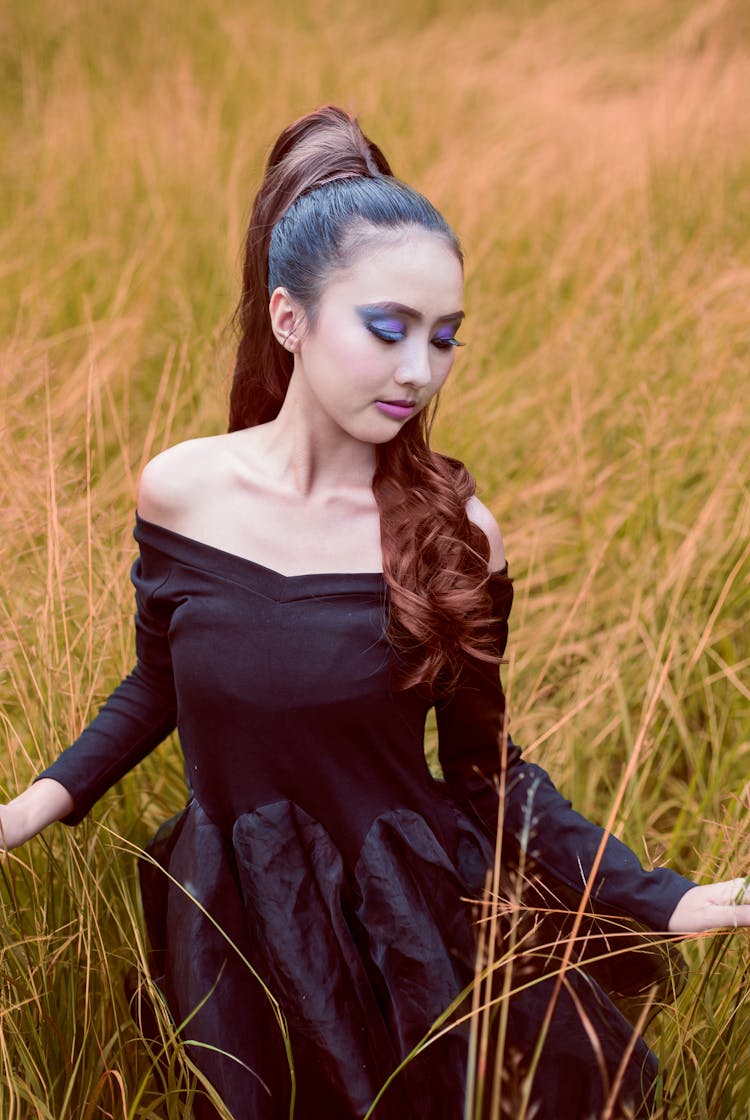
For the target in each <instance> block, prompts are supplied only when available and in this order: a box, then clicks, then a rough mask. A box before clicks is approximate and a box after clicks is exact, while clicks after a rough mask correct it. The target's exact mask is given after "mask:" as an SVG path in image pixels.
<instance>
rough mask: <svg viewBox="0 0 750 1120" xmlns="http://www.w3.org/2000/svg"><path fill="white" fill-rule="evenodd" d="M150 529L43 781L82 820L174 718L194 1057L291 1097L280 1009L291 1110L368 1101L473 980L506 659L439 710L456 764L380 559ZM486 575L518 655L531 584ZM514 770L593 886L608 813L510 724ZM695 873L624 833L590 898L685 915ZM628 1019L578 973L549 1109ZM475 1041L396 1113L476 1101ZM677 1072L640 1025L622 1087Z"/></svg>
mask: <svg viewBox="0 0 750 1120" xmlns="http://www.w3.org/2000/svg"><path fill="white" fill-rule="evenodd" d="M135 535H136V539H137V540H138V542H139V545H140V557H139V559H138V560H137V561H136V563H135V564H134V567H133V581H134V584H135V588H136V602H137V615H136V632H137V653H138V662H137V665H136V667H135V669H134V670H133V672H132V673H131V675H130V676H129V677H127V678H126V679H125V680H124V681H123V683H122V684H121V685H120V686H119V688H118V689H117V690H116V691H115V692H114V693H113V694H112V696H111V697H110V698H109V700H108V701H107V703H106V705H105V706H104V708H103V709H102V710H101V712H100V713H99V715H98V716H97V717H96V719H95V720H94V722H93V723H92V724H91V726H90V727H89V728H87V729H86V730H85V731H84V732H83V734H82V735H81V736H80V738H79V739H78V740H77V742H76V743H75V744H74V745H73V746H72V747H70V748H69V749H68V750H67V751H65V752H64V753H63V754H62V755H61V756H60V757H59V759H58V760H57V761H56V762H55V763H54V764H53V765H52V766H51V767H50V768H49V769H48V770H46V771H45V772H44V775H43V776H45V777H51V778H55V779H56V780H57V781H59V782H61V783H62V784H63V785H64V786H65V787H66V788H67V789H68V790H69V791H70V793H71V795H72V797H73V800H74V803H75V810H74V812H73V814H72V815H71V816H70V817H69V818H68V819H67V823H71V824H72V823H75V822H77V821H78V820H80V819H81V818H82V817H83V816H84V815H85V814H86V813H87V812H88V810H89V809H90V808H91V806H92V805H93V803H94V802H95V801H96V800H97V799H98V798H99V797H100V796H101V795H102V794H103V793H104V791H105V790H106V789H107V788H108V787H109V786H111V785H112V784H113V783H114V782H115V781H117V780H118V779H119V778H121V777H122V776H123V775H124V774H125V773H126V772H127V771H129V770H130V769H131V768H132V767H133V766H135V765H136V764H137V763H138V762H139V761H140V759H142V758H143V757H144V756H145V755H146V754H147V753H148V752H149V751H151V750H152V749H153V748H154V747H155V746H156V745H157V744H158V743H159V742H160V741H161V740H162V739H163V738H164V737H165V736H166V735H168V734H169V732H170V731H171V730H172V729H173V728H174V727H175V726H177V728H178V730H179V736H180V742H181V745H182V749H183V752H184V756H185V773H186V777H187V782H188V786H189V792H190V800H189V803H188V806H187V809H186V810H185V811H184V812H183V813H182V814H181V815H180V817H179V818H178V819H177V820H176V821H175V822H172V823H170V825H169V826H168V827H167V828H166V830H165V831H164V834H163V835H162V836H160V837H159V838H158V839H157V843H156V844H155V846H154V849H153V850H154V854H155V855H156V856H157V857H158V858H160V859H161V860H162V862H164V863H165V864H166V865H168V871H169V874H170V875H171V876H172V877H173V879H174V880H175V881H176V883H178V884H182V886H183V888H184V889H180V888H179V887H178V886H177V885H175V883H172V882H170V881H169V879H168V878H167V876H165V875H163V874H161V872H160V871H159V870H158V869H156V870H154V868H153V866H152V867H151V869H150V870H149V869H148V868H146V869H145V874H144V876H143V888H144V908H145V912H146V918H147V923H148V926H149V933H150V936H151V940H152V942H153V943H154V950H155V954H156V955H155V959H157V960H159V961H160V962H161V967H162V968H163V975H162V976H161V977H160V980H159V982H160V984H161V986H162V989H163V991H164V993H165V996H166V999H167V1002H168V1004H169V1007H170V1010H171V1012H172V1014H173V1017H174V1020H175V1022H177V1023H181V1022H183V1021H184V1020H186V1019H187V1018H188V1017H189V1016H190V1014H191V1013H192V1012H194V1011H195V1008H196V1007H197V1006H198V1005H199V1004H201V1003H202V1006H201V1008H200V1010H199V1011H198V1012H197V1014H195V1015H194V1016H193V1018H192V1019H191V1020H190V1023H189V1025H188V1026H187V1028H186V1029H185V1037H186V1038H188V1039H190V1040H195V1041H197V1042H200V1043H204V1044H207V1045H206V1046H202V1047H194V1048H192V1056H193V1058H194V1060H195V1061H196V1062H197V1063H198V1064H199V1066H200V1067H201V1068H202V1069H203V1070H204V1072H205V1073H206V1075H207V1076H208V1077H209V1079H210V1080H211V1082H212V1084H214V1085H215V1087H216V1088H217V1090H218V1091H219V1093H220V1094H221V1096H222V1098H223V1099H224V1101H225V1103H226V1104H227V1106H228V1107H229V1109H230V1110H231V1111H232V1113H233V1115H234V1116H235V1117H236V1120H277V1118H281V1117H288V1116H289V1109H290V1094H291V1092H292V1090H291V1084H292V1079H291V1077H290V1072H289V1066H290V1054H289V1052H288V1050H287V1048H286V1047H285V1045H284V1039H283V1035H282V1031H281V1029H280V1027H279V1016H283V1021H284V1022H285V1023H286V1027H287V1029H288V1038H289V1051H290V1052H291V1063H292V1064H293V1067H294V1084H295V1090H294V1091H295V1093H296V1103H295V1111H294V1115H295V1117H298V1118H299V1120H310V1118H313V1117H315V1118H317V1117H325V1118H326V1120H353V1118H355V1117H362V1116H363V1115H364V1114H365V1113H366V1111H367V1109H368V1107H369V1106H370V1105H371V1103H372V1101H373V1099H374V1098H375V1096H376V1094H377V1092H378V1090H379V1089H380V1087H381V1086H382V1085H383V1084H384V1082H385V1081H386V1079H387V1078H388V1077H389V1075H390V1074H392V1073H393V1071H394V1070H395V1069H396V1068H397V1067H398V1066H399V1064H400V1063H401V1062H402V1060H403V1059H404V1058H405V1057H406V1056H407V1055H408V1054H409V1053H410V1052H411V1051H412V1049H413V1048H414V1047H415V1046H416V1045H417V1044H418V1043H419V1042H420V1041H421V1040H422V1039H423V1038H424V1036H425V1035H426V1034H427V1032H428V1031H429V1029H430V1026H431V1025H432V1024H433V1022H434V1021H435V1020H436V1019H437V1018H438V1016H439V1015H440V1014H441V1013H442V1012H444V1011H445V1010H446V1008H447V1007H448V1006H449V1005H450V1003H451V1001H452V1000H454V998H455V997H456V996H457V994H458V993H459V992H460V991H461V990H462V989H464V988H465V987H466V985H468V984H469V983H470V981H471V978H472V973H473V968H474V959H475V932H476V930H475V924H474V917H475V912H474V911H472V908H471V905H470V903H469V902H467V901H466V900H467V899H471V898H478V897H479V896H480V895H481V893H482V887H483V884H484V878H485V872H486V870H487V868H488V867H489V866H491V863H492V859H493V842H494V838H495V831H496V824H497V816H498V797H497V793H496V787H495V785H493V783H492V776H493V775H494V774H496V773H497V771H498V768H499V751H498V731H499V729H500V728H502V724H503V713H504V700H503V693H502V688H501V685H500V682H499V677H498V673H497V670H496V669H490V668H488V667H486V666H483V665H479V664H477V663H471V664H468V663H467V665H466V666H465V667H464V670H463V673H462V677H461V680H460V683H459V687H458V688H457V689H456V691H455V692H454V693H453V695H452V696H451V698H450V699H449V700H448V701H443V702H441V703H439V704H438V705H437V721H438V733H439V752H440V760H441V763H442V768H443V773H444V777H445V781H438V780H436V779H434V778H433V777H432V776H431V775H430V773H429V770H428V768H427V765H426V763H425V758H424V750H423V738H424V728H425V718H426V715H427V711H428V707H429V705H428V702H427V701H426V700H425V698H424V696H423V695H422V694H421V693H420V691H419V690H410V691H406V692H404V691H392V690H391V687H390V683H389V678H390V669H391V657H392V654H391V651H390V647H389V645H388V642H387V640H386V638H385V637H384V617H385V615H384V610H385V605H386V585H385V581H384V579H383V577H382V575H381V574H348V575H341V574H335V575H320V574H316V575H300V576H283V575H281V574H279V573H277V572H275V571H272V570H270V569H268V568H266V567H263V566H262V565H260V564H256V563H254V562H252V561H249V560H247V559H244V558H241V557H238V556H235V555H233V554H231V553H227V552H224V551H222V550H219V549H217V548H214V547H212V546H209V545H205V544H202V543H200V542H197V541H194V540H192V539H189V538H187V537H184V536H182V535H180V534H178V533H175V532H172V531H171V530H167V529H164V528H162V527H160V526H157V525H154V524H152V523H150V522H146V521H144V520H142V519H139V520H138V523H137V526H136V533H135ZM490 584H491V590H492V595H493V602H494V605H495V611H496V614H497V616H498V619H499V621H498V622H497V627H496V629H497V643H498V648H499V650H500V651H502V650H503V649H504V646H505V639H506V635H507V617H508V613H509V610H510V605H511V600H512V587H511V583H510V580H509V579H508V577H507V575H506V574H505V573H498V574H495V575H493V576H492V577H491V581H490ZM507 778H508V793H507V798H506V806H505V815H504V825H503V827H504V835H505V836H507V838H508V844H509V850H510V848H511V847H512V846H515V847H517V846H518V844H519V841H520V840H521V839H523V838H524V837H525V840H524V844H523V846H524V849H525V850H526V851H527V852H528V853H529V855H530V856H531V857H533V860H534V862H535V865H536V866H537V867H538V868H540V869H542V871H543V872H545V873H548V874H549V876H550V877H551V878H552V879H554V882H555V883H557V884H559V885H561V886H562V888H563V889H565V890H569V891H574V892H580V891H581V889H582V876H584V877H585V875H586V873H587V870H588V868H589V867H590V866H591V864H592V861H593V859H594V856H595V853H596V851H597V848H598V846H599V841H600V838H601V832H600V830H599V829H597V828H596V827H595V826H593V825H591V824H590V823H589V822H587V821H585V820H584V819H583V818H582V817H580V816H579V815H578V814H576V813H575V812H574V811H573V810H572V809H571V808H570V805H569V803H568V802H567V801H566V800H565V799H564V798H563V797H562V796H561V795H560V794H559V793H558V792H557V791H556V790H555V788H554V786H553V785H552V783H551V781H550V779H549V778H548V777H547V775H546V773H545V772H544V771H543V770H541V769H540V768H539V767H538V766H536V765H533V764H531V763H527V762H525V761H523V760H522V759H521V757H520V752H519V751H518V749H517V748H516V747H515V746H513V744H511V745H510V748H509V759H508V774H507ZM691 885H692V884H691V883H690V882H689V881H688V880H686V879H683V878H682V877H681V876H679V875H676V874H675V873H673V872H671V871H669V870H666V869H659V870H656V871H651V872H645V871H644V870H643V869H642V868H641V866H640V864H639V863H638V861H637V860H636V858H635V856H634V855H633V853H632V852H631V851H630V850H629V849H628V848H626V847H625V846H624V845H622V844H620V843H619V842H618V841H616V840H614V839H610V840H609V841H608V842H607V846H606V850H605V854H604V859H603V861H602V865H601V868H600V873H599V875H598V878H597V880H596V884H595V890H594V896H595V899H596V904H597V905H601V906H602V907H604V908H606V909H608V910H610V911H611V912H614V913H618V914H623V915H629V916H630V917H632V918H634V919H636V920H638V921H639V922H642V923H644V924H645V925H646V926H648V927H650V928H652V929H662V930H663V929H666V926H667V922H668V919H669V916H670V914H671V912H672V910H673V908H674V906H675V905H676V903H677V901H678V900H679V898H680V897H681V896H682V895H683V894H684V892H685V891H686V890H687V889H689V887H690V886H691ZM194 900H198V902H199V903H200V907H199V906H197V905H196V904H195V901H194ZM201 908H202V909H201ZM203 910H205V911H207V913H208V914H209V915H210V916H211V919H213V921H212V920H210V919H209V918H207V917H206V916H205V915H204V913H203ZM214 922H215V923H216V924H214ZM217 927H220V928H217ZM552 983H553V981H551V980H542V981H541V982H539V983H534V984H531V985H530V986H529V987H527V988H526V989H525V991H524V992H523V993H521V994H520V995H518V996H516V997H514V999H513V1000H511V1004H510V1016H509V1020H508V1028H507V1029H508V1040H509V1047H510V1049H509V1051H508V1052H509V1053H513V1054H515V1055H517V1056H518V1058H519V1061H520V1062H521V1065H522V1066H523V1062H524V1060H525V1058H527V1057H528V1055H529V1054H530V1053H531V1052H532V1051H533V1048H534V1045H535V1042H536V1038H537V1036H538V1033H539V1028H540V1024H541V1022H542V1019H543V1016H544V1011H545V1009H546V1006H547V1002H548V999H549V994H550V989H551V985H552ZM263 985H266V986H267V989H268V991H266V989H265V988H264V986H263ZM269 993H270V996H269ZM276 1001H278V1002H276ZM582 1011H583V1012H584V1015H583V1018H584V1019H585V1020H586V1024H585V1025H584V1024H583V1022H582V1015H581V1012H582ZM592 1025H593V1030H594V1032H595V1033H596V1034H597V1035H598V1037H599V1043H598V1044H597V1045H596V1046H592V1043H591V1040H590V1037H589V1035H590V1033H591V1029H592ZM587 1031H588V1033H587ZM631 1036H632V1028H631V1027H630V1024H629V1023H628V1022H627V1021H626V1020H625V1019H624V1018H623V1017H622V1015H620V1013H619V1012H618V1011H617V1010H616V1008H615V1007H614V1005H613V1004H612V1003H611V1002H610V1001H609V999H608V998H607V996H605V995H604V993H603V991H602V990H601V989H600V988H599V987H598V986H597V985H596V984H595V983H594V982H593V981H592V980H591V979H590V977H589V975H588V973H586V972H583V971H579V972H575V971H571V972H570V973H569V975H568V978H567V981H566V985H565V986H564V988H563V990H562V992H561V993H560V996H559V999H558V1002H557V1005H556V1010H555V1014H554V1017H553V1021H552V1027H551V1029H550V1031H549V1033H548V1035H547V1040H546V1042H545V1045H544V1048H543V1050H542V1054H541V1059H540V1064H539V1067H538V1072H537V1075H536V1080H535V1083H534V1084H535V1089H534V1097H535V1099H536V1100H537V1102H538V1108H539V1111H538V1112H537V1113H536V1116H537V1117H538V1118H539V1120H541V1118H548V1120H551V1118H552V1117H554V1118H555V1120H563V1118H566V1117H570V1118H574V1117H575V1118H579V1117H580V1118H583V1117H589V1116H593V1115H596V1114H597V1110H598V1109H599V1108H600V1107H601V1105H602V1102H603V1101H604V1099H605V1097H606V1091H607V1089H606V1083H607V1081H608V1080H611V1079H612V1078H613V1077H614V1076H615V1072H616V1070H617V1067H618V1064H619V1062H620V1059H621V1058H622V1055H623V1053H625V1051H626V1048H627V1046H628V1043H629V1040H630V1039H631ZM211 1048H218V1049H219V1050H221V1051H225V1052H226V1054H227V1055H229V1056H222V1054H220V1053H218V1052H217V1051H216V1049H211ZM466 1061H467V1031H466V1027H465V1026H460V1027H458V1028H456V1029H454V1030H452V1031H449V1032H448V1033H446V1034H444V1035H443V1036H442V1037H441V1038H440V1039H439V1040H438V1041H437V1042H435V1043H434V1044H433V1045H431V1046H428V1047H427V1048H426V1049H425V1050H424V1051H423V1052H422V1053H420V1054H419V1055H418V1056H417V1057H415V1058H414V1059H413V1060H412V1061H410V1062H408V1063H407V1064H406V1065H405V1067H404V1068H403V1070H401V1071H400V1072H399V1073H398V1075H397V1076H396V1077H395V1078H394V1079H393V1081H392V1083H391V1085H390V1087H389V1088H388V1089H387V1090H386V1092H385V1093H384V1095H383V1097H382V1099H381V1101H380V1102H379V1104H378V1105H377V1107H376V1109H375V1111H374V1116H375V1117H376V1118H388V1120H417V1118H419V1120H428V1118H432V1117H435V1118H436V1120H438V1118H439V1120H460V1118H461V1117H462V1116H463V1107H464V1091H465V1090H464V1086H465V1080H466ZM602 1061H603V1062H604V1066H605V1067H606V1069H603V1066H602ZM655 1076H656V1066H655V1059H654V1058H653V1055H651V1054H650V1052H649V1051H648V1050H647V1048H646V1046H645V1044H644V1043H643V1042H642V1040H640V1039H638V1040H637V1042H636V1044H635V1047H634V1049H633V1051H632V1055H631V1058H630V1060H629V1061H628V1062H627V1068H626V1069H625V1073H624V1077H623V1079H622V1088H621V1093H620V1096H621V1098H622V1099H624V1100H627V1101H629V1102H631V1103H632V1104H633V1106H634V1107H635V1108H636V1109H640V1110H642V1114H644V1115H645V1114H646V1112H647V1107H648V1102H649V1100H650V1097H651V1094H652V1091H653V1081H654V1078H655ZM603 1082H604V1084H603ZM509 1092H510V1090H509ZM510 1114H512V1111H511V1113H510ZM639 1114H640V1113H639Z"/></svg>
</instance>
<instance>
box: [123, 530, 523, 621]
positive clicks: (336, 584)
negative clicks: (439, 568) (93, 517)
mask: <svg viewBox="0 0 750 1120" xmlns="http://www.w3.org/2000/svg"><path fill="white" fill-rule="evenodd" d="M133 536H134V537H135V539H136V541H137V542H138V544H139V545H143V544H146V545H147V546H149V547H151V548H155V549H157V550H158V551H159V552H161V553H162V554H164V555H166V556H168V557H170V558H171V559H173V560H177V561H178V562H179V563H182V564H188V565H189V566H190V567H193V568H198V569H199V570H201V571H204V572H209V573H211V574H212V575H215V576H218V577H222V578H224V579H229V580H231V581H233V582H235V583H239V584H242V585H243V586H245V587H249V588H252V589H253V590H255V591H260V592H261V593H262V594H264V595H266V596H267V597H269V598H272V599H276V600H277V601H279V602H292V601H295V600H300V599H307V598H319V597H323V596H324V597H328V596H338V595H342V594H343V595H347V594H370V593H372V594H375V595H377V596H378V597H379V598H381V599H382V597H383V596H384V595H385V594H386V592H387V589H388V585H387V582H386V579H385V576H384V574H383V572H302V573H296V574H290V575H286V574H285V573H284V572H279V571H277V570H276V569H275V568H270V567H268V565H266V564H260V563H259V562H258V561H257V560H251V559H250V558H249V557H247V556H241V555H240V554H239V553H237V552H228V551H227V550H226V549H223V548H218V547H217V546H216V545H212V544H207V543H206V542H205V541H200V540H198V539H197V538H196V537H188V536H186V535H185V534H184V533H179V532H177V530H176V529H168V528H166V526H164V525H158V524H157V523H156V522H155V521H148V520H146V518H144V517H141V515H140V514H139V513H138V512H137V511H136V515H135V529H134V532H133ZM487 586H488V590H489V591H490V594H491V596H492V599H493V603H495V605H496V606H498V605H501V607H502V613H503V614H504V615H506V616H507V612H508V611H509V609H510V602H511V601H512V587H513V585H512V582H511V580H510V578H509V576H508V565H507V563H506V564H505V566H504V567H503V568H501V569H499V570H498V571H494V572H490V573H489V580H488V584H487Z"/></svg>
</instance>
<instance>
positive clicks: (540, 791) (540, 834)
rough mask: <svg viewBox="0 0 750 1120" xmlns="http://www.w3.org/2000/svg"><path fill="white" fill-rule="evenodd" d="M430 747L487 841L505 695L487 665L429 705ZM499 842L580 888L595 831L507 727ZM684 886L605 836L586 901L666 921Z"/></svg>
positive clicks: (504, 619) (502, 635) (657, 926)
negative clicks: (432, 717)
mask: <svg viewBox="0 0 750 1120" xmlns="http://www.w3.org/2000/svg"><path fill="white" fill-rule="evenodd" d="M489 589H490V592H491V594H492V601H493V608H494V614H495V622H494V624H493V625H494V627H495V634H496V640H497V651H498V654H499V655H500V656H501V657H502V655H503V653H504V652H505V645H506V641H507V636H508V615H509V613H510V608H511V604H512V602H513V587H512V584H511V581H510V579H509V577H508V575H507V570H504V571H503V572H496V573H493V575H492V576H491V577H490V584H489ZM435 707H436V715H437V726H438V750H439V757H440V763H441V766H442V769H443V776H444V778H445V781H446V783H447V784H448V786H449V788H450V790H451V792H452V793H453V795H454V796H455V797H456V799H457V800H458V801H459V803H460V804H461V805H462V806H463V807H464V809H465V810H466V811H467V812H468V813H469V815H470V816H473V818H474V819H475V820H477V821H478V823H480V824H481V826H482V828H483V829H484V830H485V832H486V833H487V834H488V835H489V837H490V838H491V839H492V840H493V841H494V840H495V838H496V836H497V825H498V812H499V796H498V790H499V783H500V775H501V773H502V762H501V755H502V752H503V738H504V732H505V722H506V716H505V697H504V695H503V689H502V684H501V682H500V676H499V673H498V669H497V666H496V665H493V664H488V663H483V662H479V661H476V660H472V661H471V662H467V663H466V664H465V665H464V667H463V669H462V671H461V675H460V677H459V681H458V684H457V686H456V688H455V690H454V691H453V692H452V693H451V695H450V696H449V697H448V698H447V699H445V700H441V701H439V702H438V703H437V704H436V706H435ZM505 790H506V794H505V805H504V810H503V819H502V828H503V834H504V839H503V844H504V845H505V843H506V842H509V847H510V848H511V850H514V851H516V852H519V851H522V852H524V853H525V854H526V856H527V857H530V858H531V860H532V861H533V866H534V867H535V868H536V869H538V872H539V873H540V874H541V876H542V878H544V879H546V880H547V883H548V885H550V889H552V890H553V891H554V889H555V886H556V885H558V884H560V885H562V887H563V891H562V894H563V897H565V896H568V897H569V896H570V892H574V894H575V896H577V897H580V896H581V894H582V892H583V890H584V888H585V885H586V882H587V880H588V876H589V874H590V872H591V868H592V866H593V864H594V861H595V858H596V855H597V852H598V850H599V846H600V844H601V840H602V836H603V835H604V832H603V830H602V829H601V828H599V827H598V826H597V825H594V824H592V823H591V822H590V821H588V820H587V819H586V818H585V817H582V816H581V815H580V814H579V813H576V812H575V811H574V810H573V808H572V807H571V804H570V802H569V801H567V800H566V799H565V798H564V797H563V796H562V795H561V794H560V793H559V792H558V791H557V789H556V788H555V786H554V784H553V783H552V781H551V779H550V777H549V775H548V774H547V773H546V771H545V770H543V769H542V768H541V767H540V766H537V765H536V764H535V763H532V762H526V761H525V760H524V759H523V757H522V754H521V750H520V748H519V747H518V746H517V745H516V744H515V743H514V742H513V740H512V739H511V738H510V736H507V761H506V773H505ZM692 886H694V884H693V883H691V882H690V880H688V879H685V878H683V876H681V875H678V874H677V873H676V872H674V871H671V870H669V869H668V868H666V867H660V868H657V869H655V870H653V871H645V870H644V869H643V867H642V866H641V864H640V862H639V861H638V859H637V857H636V856H635V853H634V852H632V851H631V850H630V848H628V847H627V846H626V845H625V844H623V843H622V842H621V841H619V840H617V839H616V838H615V837H614V836H609V837H608V838H607V842H606V845H605V848H604V852H603V855H602V859H601V862H600V864H599V869H598V873H597V876H596V880H595V882H594V885H593V889H592V892H591V905H592V907H593V908H594V909H595V910H601V911H602V912H606V913H609V914H612V913H614V914H622V915H625V916H627V917H631V918H634V919H635V920H636V921H638V922H639V923H642V924H643V925H645V926H647V927H649V928H650V929H653V930H666V929H667V925H668V922H669V918H670V917H671V915H672V912H673V910H674V908H675V906H676V905H677V903H678V902H679V900H680V899H681V898H682V896H683V895H684V894H685V892H686V891H688V890H689V889H690V888H691V887H692Z"/></svg>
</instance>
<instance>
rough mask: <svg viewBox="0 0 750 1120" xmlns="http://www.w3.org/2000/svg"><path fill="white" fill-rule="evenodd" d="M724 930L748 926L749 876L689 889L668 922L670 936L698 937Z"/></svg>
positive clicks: (749, 920)
mask: <svg viewBox="0 0 750 1120" xmlns="http://www.w3.org/2000/svg"><path fill="white" fill-rule="evenodd" d="M727 926H729V927H736V926H750V875H748V876H747V878H745V879H728V880H727V881H726V882H723V883H709V884H708V885H707V886H705V887H693V888H692V889H691V890H689V891H687V893H686V894H684V895H683V896H682V898H681V899H680V901H679V902H678V903H677V905H676V907H675V909H674V912H673V914H672V917H671V918H670V919H669V932H670V933H702V932H703V931H704V930H709V929H722V928H725V927H727Z"/></svg>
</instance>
